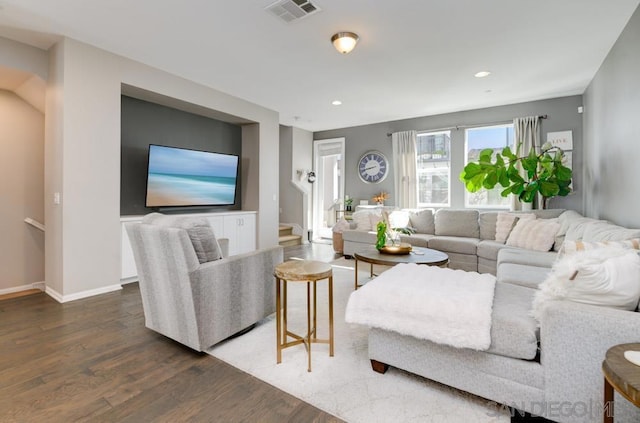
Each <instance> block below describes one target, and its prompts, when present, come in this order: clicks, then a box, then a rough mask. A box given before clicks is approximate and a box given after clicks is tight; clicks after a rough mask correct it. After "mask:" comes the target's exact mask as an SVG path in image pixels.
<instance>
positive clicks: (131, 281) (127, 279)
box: [120, 276, 138, 285]
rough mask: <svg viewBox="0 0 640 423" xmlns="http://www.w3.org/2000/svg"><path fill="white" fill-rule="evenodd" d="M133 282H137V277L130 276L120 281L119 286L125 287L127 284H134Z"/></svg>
mask: <svg viewBox="0 0 640 423" xmlns="http://www.w3.org/2000/svg"><path fill="white" fill-rule="evenodd" d="M134 282H138V277H137V276H130V277H128V278H122V279H120V284H121V285H126V284H128V283H134Z"/></svg>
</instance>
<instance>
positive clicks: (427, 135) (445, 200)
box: [416, 131, 451, 207]
mask: <svg viewBox="0 0 640 423" xmlns="http://www.w3.org/2000/svg"><path fill="white" fill-rule="evenodd" d="M450 135H451V134H450V132H449V131H444V132H423V133H420V134H418V136H417V139H416V159H417V171H418V206H419V207H447V206H449V180H450V176H451V171H450V170H451V148H450V146H451V137H450Z"/></svg>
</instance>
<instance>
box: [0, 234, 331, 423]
mask: <svg viewBox="0 0 640 423" xmlns="http://www.w3.org/2000/svg"><path fill="white" fill-rule="evenodd" d="M290 257H299V258H307V259H317V260H323V261H331V260H333V259H334V257H338V256H336V255H335V254H334V253H333V250H332V248H331V246H330V245H322V244H307V245H301V246H293V247H287V248H285V258H287V259H288V258H290ZM274 348H275V347H274ZM45 421H46V422H71V421H91V422H151V421H153V422H180V421H195V422H339V421H340V420H339V419H337V418H335V417H333V416H331V415H329V414H327V413H324V412H323V411H321V410H319V409H317V408H315V407H313V406H311V405H309V404H307V403H305V402H303V401H301V400H299V399H297V398H295V397H293V396H291V395H289V394H287V393H285V392H282V391H280V390H278V389H276V388H274V387H272V386H271V385H268V384H267V383H264V382H262V381H261V380H259V379H256V378H255V377H253V376H250V375H248V374H246V373H244V372H242V371H240V370H238V369H236V368H235V367H232V366H230V365H228V364H226V363H224V362H222V361H220V360H218V359H216V358H214V357H211V356H208V355H206V354H198V353H195V352H193V351H192V350H190V349H188V348H186V347H183V346H182V345H180V344H178V343H176V342H174V341H172V340H170V339H168V338H165V337H163V336H161V335H158V334H156V333H155V332H152V331H151V330H149V329H146V328H145V327H144V315H143V312H142V302H141V299H140V292H139V290H138V285H137V284H135V283H134V284H128V285H125V286H124V289H123V290H122V291H118V292H113V293H109V294H104V295H99V296H96V297H91V298H87V299H83V300H78V301H73V302H70V303H65V304H59V303H57V302H56V301H54V300H53V299H51V298H50V297H49V296H47V295H46V294H44V293H41V294H35V295H30V296H24V297H17V298H12V299H7V300H5V301H2V302H0V422H45Z"/></svg>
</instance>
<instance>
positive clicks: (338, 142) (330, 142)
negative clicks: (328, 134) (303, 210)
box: [313, 138, 344, 242]
mask: <svg viewBox="0 0 640 423" xmlns="http://www.w3.org/2000/svg"><path fill="white" fill-rule="evenodd" d="M313 168H314V171H315V173H316V182H315V184H313V240H314V241H320V242H322V241H323V240H327V241H328V240H330V239H332V236H333V234H332V232H331V228H332V227H333V225H334V224H335V223H336V210H339V209H340V208H341V207H342V199H343V198H344V138H332V139H327V140H317V141H314V142H313Z"/></svg>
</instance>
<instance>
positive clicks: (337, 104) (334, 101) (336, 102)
mask: <svg viewBox="0 0 640 423" xmlns="http://www.w3.org/2000/svg"><path fill="white" fill-rule="evenodd" d="M331 104H333V105H334V106H340V105H341V104H342V101H340V100H333V101H332V102H331Z"/></svg>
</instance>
